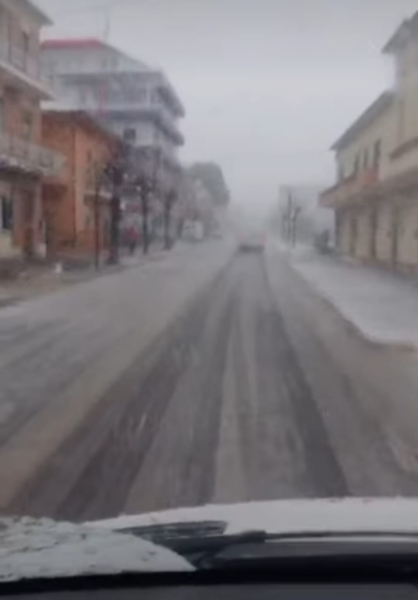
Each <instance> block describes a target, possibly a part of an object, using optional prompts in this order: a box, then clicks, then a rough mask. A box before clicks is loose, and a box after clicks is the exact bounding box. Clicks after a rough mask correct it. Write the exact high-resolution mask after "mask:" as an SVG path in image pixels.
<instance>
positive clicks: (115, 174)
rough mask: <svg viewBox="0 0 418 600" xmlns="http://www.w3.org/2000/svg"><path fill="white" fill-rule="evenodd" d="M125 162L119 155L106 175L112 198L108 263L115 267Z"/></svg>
mask: <svg viewBox="0 0 418 600" xmlns="http://www.w3.org/2000/svg"><path fill="white" fill-rule="evenodd" d="M125 169H126V165H125V161H124V157H123V156H122V155H120V156H119V157H118V158H117V160H116V161H115V162H113V163H111V164H110V165H109V166H108V167H107V175H108V176H109V179H110V181H111V184H112V198H111V201H110V252H109V263H110V264H111V265H117V264H118V262H119V237H120V236H119V230H120V219H121V199H120V194H121V190H122V184H123V182H124V179H125Z"/></svg>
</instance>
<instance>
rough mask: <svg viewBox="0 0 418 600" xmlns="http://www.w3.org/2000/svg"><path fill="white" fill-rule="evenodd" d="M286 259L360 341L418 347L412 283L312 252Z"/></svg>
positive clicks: (417, 287)
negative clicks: (355, 332) (355, 330)
mask: <svg viewBox="0 0 418 600" xmlns="http://www.w3.org/2000/svg"><path fill="white" fill-rule="evenodd" d="M288 257H289V261H290V263H291V265H292V267H293V268H294V269H295V270H296V271H298V272H299V273H300V274H301V275H302V276H303V277H304V279H306V280H307V281H309V283H311V284H312V286H313V287H314V288H315V289H316V290H317V291H318V292H319V293H320V294H321V295H322V296H323V297H324V298H325V299H327V300H328V301H329V302H330V303H332V304H333V305H334V306H335V308H337V310H338V311H339V312H340V313H341V314H342V316H343V317H344V318H345V319H346V320H347V321H348V322H350V323H351V324H352V325H353V326H354V327H355V328H356V329H357V330H358V331H359V332H360V334H362V335H363V336H364V337H365V338H366V339H368V340H369V341H372V342H375V343H380V344H394V345H397V346H401V347H408V348H418V281H417V283H415V282H414V281H408V280H407V279H404V278H402V276H400V275H396V274H391V273H388V272H384V271H381V270H379V269H374V268H372V267H365V266H358V265H350V264H347V263H344V262H343V261H341V260H339V259H338V258H333V257H325V256H319V255H318V254H316V253H315V252H313V251H312V250H306V249H305V250H304V251H303V250H302V251H301V250H297V251H294V252H291V253H289V254H288Z"/></svg>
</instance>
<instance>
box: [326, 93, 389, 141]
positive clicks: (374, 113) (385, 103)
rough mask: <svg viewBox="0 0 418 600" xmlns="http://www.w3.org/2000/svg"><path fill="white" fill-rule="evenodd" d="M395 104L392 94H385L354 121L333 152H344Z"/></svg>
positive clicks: (339, 139)
mask: <svg viewBox="0 0 418 600" xmlns="http://www.w3.org/2000/svg"><path fill="white" fill-rule="evenodd" d="M392 102H393V93H392V92H387V91H386V92H383V94H380V96H379V97H378V98H377V99H376V100H375V101H374V102H373V103H372V104H371V105H370V106H369V107H368V108H367V109H366V110H365V111H364V112H363V114H361V115H360V116H359V118H358V119H357V120H356V121H354V123H353V124H352V125H351V126H350V127H349V128H348V129H347V130H346V131H345V132H344V133H343V135H342V136H341V137H340V138H338V140H337V141H336V142H335V143H334V144H333V146H332V148H331V150H337V151H338V150H342V149H343V148H345V147H346V146H347V145H348V144H349V143H350V142H351V141H352V140H353V139H355V138H356V137H357V135H358V134H359V133H361V132H362V131H364V129H366V128H367V127H368V126H369V125H371V124H372V123H373V122H374V121H375V120H376V119H377V118H378V117H379V116H380V115H381V114H383V113H384V112H385V111H386V110H387V109H388V108H389V107H390V106H391V104H392Z"/></svg>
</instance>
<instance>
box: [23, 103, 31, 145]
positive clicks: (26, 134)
mask: <svg viewBox="0 0 418 600" xmlns="http://www.w3.org/2000/svg"><path fill="white" fill-rule="evenodd" d="M32 130H33V115H32V113H30V112H29V111H27V110H24V111H23V112H22V138H23V139H25V140H27V141H30V140H31V139H32Z"/></svg>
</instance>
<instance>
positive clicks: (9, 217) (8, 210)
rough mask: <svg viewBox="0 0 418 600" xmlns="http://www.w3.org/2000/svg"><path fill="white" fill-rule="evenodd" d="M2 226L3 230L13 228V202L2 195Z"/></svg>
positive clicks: (0, 215) (0, 207) (0, 209)
mask: <svg viewBox="0 0 418 600" xmlns="http://www.w3.org/2000/svg"><path fill="white" fill-rule="evenodd" d="M0 219H1V223H0V228H1V230H2V231H12V229H13V204H12V201H11V199H10V198H6V197H5V196H1V197H0Z"/></svg>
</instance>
